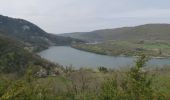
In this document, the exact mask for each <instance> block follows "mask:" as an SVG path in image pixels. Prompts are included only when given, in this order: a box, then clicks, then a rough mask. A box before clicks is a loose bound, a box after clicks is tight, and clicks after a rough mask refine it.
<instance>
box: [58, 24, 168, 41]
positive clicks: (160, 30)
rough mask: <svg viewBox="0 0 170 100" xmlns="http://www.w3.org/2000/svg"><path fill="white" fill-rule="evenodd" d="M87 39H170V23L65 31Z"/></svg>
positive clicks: (69, 34)
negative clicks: (87, 30)
mask: <svg viewBox="0 0 170 100" xmlns="http://www.w3.org/2000/svg"><path fill="white" fill-rule="evenodd" d="M61 36H67V37H72V38H77V39H82V40H86V41H107V40H170V24H145V25H140V26H136V27H122V28H115V29H104V30H96V31H92V32H77V33H65V34H61Z"/></svg>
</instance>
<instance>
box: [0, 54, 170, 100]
mask: <svg viewBox="0 0 170 100" xmlns="http://www.w3.org/2000/svg"><path fill="white" fill-rule="evenodd" d="M146 62H147V58H146V57H145V56H144V55H142V56H141V57H140V58H139V59H138V60H137V61H136V65H135V66H134V67H131V68H130V69H129V70H108V71H107V72H106V71H105V69H106V68H104V67H100V68H99V70H101V72H99V71H95V70H89V69H83V68H82V69H79V70H68V69H69V68H67V69H65V70H67V71H64V72H67V73H63V74H60V75H58V76H55V77H52V76H47V77H44V78H39V77H36V76H34V74H33V73H34V70H33V68H32V67H33V66H32V67H29V68H28V69H27V70H26V74H25V75H24V76H23V77H20V78H17V79H16V78H14V76H13V75H11V74H2V75H1V76H0V80H1V81H0V99H2V100H122V99H123V100H169V99H170V97H169V95H168V94H169V93H170V88H169V86H170V85H169V84H170V81H169V80H168V78H169V74H170V69H169V68H168V67H166V68H159V69H152V70H149V69H147V68H145V64H146ZM70 69H72V68H70ZM103 71H104V73H103ZM158 80H159V82H157V81H158ZM158 87H159V88H158Z"/></svg>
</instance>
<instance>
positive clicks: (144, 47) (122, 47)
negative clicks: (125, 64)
mask: <svg viewBox="0 0 170 100" xmlns="http://www.w3.org/2000/svg"><path fill="white" fill-rule="evenodd" d="M72 47H74V48H77V49H80V50H85V51H89V52H94V53H98V54H104V55H112V56H120V55H124V56H137V55H139V54H146V55H148V56H154V57H158V56H161V57H168V56H169V55H170V43H169V42H168V41H106V42H103V43H98V44H74V45H72Z"/></svg>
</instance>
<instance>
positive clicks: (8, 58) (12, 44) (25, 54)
mask: <svg viewBox="0 0 170 100" xmlns="http://www.w3.org/2000/svg"><path fill="white" fill-rule="evenodd" d="M28 68H31V69H32V70H34V72H35V74H36V73H38V72H39V71H40V70H44V72H45V73H43V75H48V74H50V73H52V72H54V73H55V70H54V69H57V68H58V69H60V67H59V66H58V65H54V64H52V63H50V62H48V61H46V60H44V59H42V58H40V57H39V56H37V55H35V54H33V53H31V52H29V51H28V50H27V48H25V49H24V44H22V43H20V42H18V41H15V40H14V39H11V38H8V37H6V36H2V35H0V73H1V74H2V73H4V74H8V73H15V74H17V75H24V74H25V72H26V70H27V69H28ZM52 70H53V71H52ZM39 75H40V76H41V75H42V73H39Z"/></svg>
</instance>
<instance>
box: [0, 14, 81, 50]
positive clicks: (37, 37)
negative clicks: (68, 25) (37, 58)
mask: <svg viewBox="0 0 170 100" xmlns="http://www.w3.org/2000/svg"><path fill="white" fill-rule="evenodd" d="M0 32H1V34H3V35H6V36H9V37H12V38H15V39H17V40H19V41H21V42H23V43H25V44H26V45H27V47H29V48H30V50H33V51H40V50H43V49H46V48H48V47H49V46H52V45H69V44H71V43H72V42H79V40H77V39H73V38H68V37H62V36H56V35H54V34H49V33H47V32H45V31H44V30H42V29H41V28H39V27H38V26H36V25H35V24H33V23H31V22H29V21H26V20H23V19H16V18H10V17H7V16H2V15H0Z"/></svg>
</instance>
